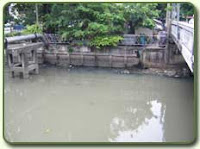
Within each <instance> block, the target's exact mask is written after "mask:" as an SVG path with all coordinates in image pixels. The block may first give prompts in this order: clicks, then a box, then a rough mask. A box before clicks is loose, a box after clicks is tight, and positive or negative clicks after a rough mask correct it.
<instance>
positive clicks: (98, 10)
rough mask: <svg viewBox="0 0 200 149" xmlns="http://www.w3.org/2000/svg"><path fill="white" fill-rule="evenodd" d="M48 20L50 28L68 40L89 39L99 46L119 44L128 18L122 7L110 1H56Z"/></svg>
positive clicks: (92, 43) (47, 26)
mask: <svg viewBox="0 0 200 149" xmlns="http://www.w3.org/2000/svg"><path fill="white" fill-rule="evenodd" d="M44 20H45V21H44V22H45V23H44V29H45V30H46V31H54V32H58V33H59V34H61V35H62V38H63V39H65V40H87V41H88V44H89V45H90V46H94V47H96V48H100V47H104V46H114V45H117V43H118V42H119V40H121V39H122V38H121V37H120V36H119V34H121V33H123V29H124V22H125V18H124V16H123V9H122V7H121V6H120V5H117V4H110V3H92V4H91V3H71V4H53V5H52V7H51V13H50V14H46V16H45V19H44ZM52 28H54V30H52Z"/></svg>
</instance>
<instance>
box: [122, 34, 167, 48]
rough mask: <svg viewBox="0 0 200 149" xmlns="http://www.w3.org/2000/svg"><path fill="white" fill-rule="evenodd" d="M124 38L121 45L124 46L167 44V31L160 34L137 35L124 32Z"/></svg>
mask: <svg viewBox="0 0 200 149" xmlns="http://www.w3.org/2000/svg"><path fill="white" fill-rule="evenodd" d="M123 37H124V39H123V40H122V41H121V42H120V43H119V45H124V46H166V44H167V34H166V32H163V33H160V34H158V35H136V34H124V35H123Z"/></svg>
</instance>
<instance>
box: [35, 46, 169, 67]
mask: <svg viewBox="0 0 200 149" xmlns="http://www.w3.org/2000/svg"><path fill="white" fill-rule="evenodd" d="M51 48H52V49H54V50H52V51H51V50H49V51H45V52H44V53H38V57H39V62H45V63H49V64H53V65H59V66H68V65H69V64H71V65H76V66H99V67H116V68H124V67H133V66H137V65H141V66H144V67H164V66H165V62H164V49H163V48H160V49H159V48H158V49H146V48H144V47H132V46H118V47H115V48H110V49H104V50H101V51H98V50H97V51H93V52H91V49H89V48H87V47H79V48H74V51H73V52H67V51H68V50H67V47H66V46H64V45H60V46H52V47H51ZM42 54H43V55H42Z"/></svg>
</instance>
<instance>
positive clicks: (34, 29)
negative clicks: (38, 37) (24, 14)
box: [22, 24, 42, 34]
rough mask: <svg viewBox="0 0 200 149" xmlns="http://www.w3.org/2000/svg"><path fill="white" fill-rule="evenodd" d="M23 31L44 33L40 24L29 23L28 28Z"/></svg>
mask: <svg viewBox="0 0 200 149" xmlns="http://www.w3.org/2000/svg"><path fill="white" fill-rule="evenodd" d="M22 33H23V34H34V33H42V28H41V27H40V26H39V25H38V24H34V25H27V26H26V29H25V30H24V31H23V32H22Z"/></svg>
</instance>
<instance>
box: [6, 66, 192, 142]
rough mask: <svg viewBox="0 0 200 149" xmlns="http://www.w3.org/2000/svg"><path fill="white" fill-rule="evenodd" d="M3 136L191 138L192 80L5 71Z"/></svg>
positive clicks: (92, 72) (102, 71) (81, 71)
mask: <svg viewBox="0 0 200 149" xmlns="http://www.w3.org/2000/svg"><path fill="white" fill-rule="evenodd" d="M5 74H6V76H5V98H4V101H5V102H4V104H5V111H4V114H5V117H4V118H5V121H4V124H5V137H6V139H7V140H8V141H13V142H18V141H20V142H22V141H23V142H26V141H28V142H32V141H33V142H43V141H45V142H47V141H54V142H57V141H58V142H68V141H69V142H72V141H75V142H82V141H84V142H85V141H86V142H93V141H95V142H109V141H113V142H115V141H122V142H126V141H128V142H160V141H167V142H176V141H178V142H183V141H191V140H193V138H194V134H193V107H194V106H193V102H194V100H193V79H173V78H166V77H158V76H152V75H139V74H130V75H122V74H117V73H116V72H115V70H105V69H94V68H78V69H77V68H76V69H73V70H71V71H67V70H66V69H60V68H52V67H50V68H41V69H40V74H39V75H31V78H30V79H28V80H23V79H19V78H18V77H16V78H14V79H12V78H10V77H9V76H8V74H7V72H6V73H5Z"/></svg>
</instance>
